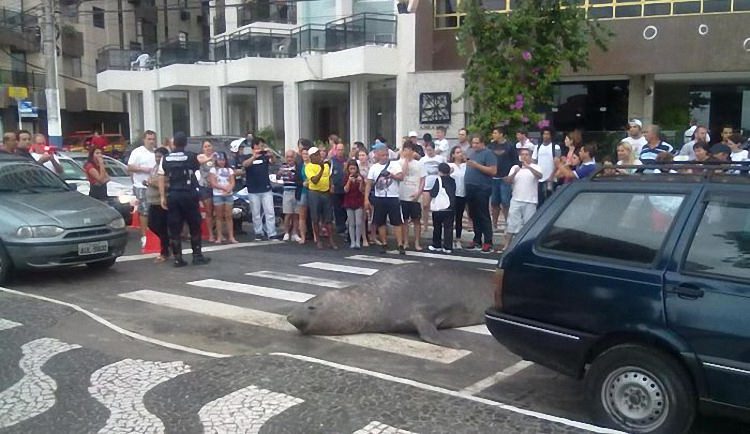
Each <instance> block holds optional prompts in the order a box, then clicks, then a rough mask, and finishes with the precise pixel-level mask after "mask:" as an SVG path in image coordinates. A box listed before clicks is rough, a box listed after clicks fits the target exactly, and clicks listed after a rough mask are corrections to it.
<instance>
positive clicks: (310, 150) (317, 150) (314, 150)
mask: <svg viewBox="0 0 750 434" xmlns="http://www.w3.org/2000/svg"><path fill="white" fill-rule="evenodd" d="M318 152H320V149H319V148H318V147H317V146H313V147H312V148H310V149H308V150H307V153H308V154H309V155H314V154H317V153H318Z"/></svg>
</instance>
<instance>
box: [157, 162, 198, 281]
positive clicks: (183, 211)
mask: <svg viewBox="0 0 750 434" xmlns="http://www.w3.org/2000/svg"><path fill="white" fill-rule="evenodd" d="M161 165H162V170H163V174H164V176H166V177H167V178H168V179H169V187H168V189H167V192H166V193H167V224H168V226H169V237H170V239H171V244H172V250H173V253H174V257H175V266H183V265H185V261H183V259H182V241H181V235H182V227H183V225H184V224H185V222H187V224H188V227H189V228H190V245H191V247H192V249H193V264H205V263H208V261H209V259H208V258H205V257H204V256H203V254H202V253H201V214H200V205H199V196H198V194H199V193H198V187H199V186H198V179H197V178H196V176H195V172H197V171H199V170H200V163H199V162H198V156H197V154H195V153H193V152H187V151H185V150H184V149H182V150H180V149H178V150H176V151H175V152H172V153H170V154H169V155H167V156H166V157H164V158H163V159H162V163H161Z"/></svg>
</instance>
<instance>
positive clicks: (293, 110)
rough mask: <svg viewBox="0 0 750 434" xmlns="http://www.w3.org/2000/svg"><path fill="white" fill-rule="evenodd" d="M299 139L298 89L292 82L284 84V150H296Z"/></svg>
mask: <svg viewBox="0 0 750 434" xmlns="http://www.w3.org/2000/svg"><path fill="white" fill-rule="evenodd" d="M299 139H300V125H299V88H298V87H297V83H295V82H293V81H286V82H284V141H285V149H297V140H299Z"/></svg>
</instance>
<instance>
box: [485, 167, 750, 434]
mask: <svg viewBox="0 0 750 434" xmlns="http://www.w3.org/2000/svg"><path fill="white" fill-rule="evenodd" d="M686 167H688V166H677V165H676V166H675V170H676V171H677V172H676V173H667V172H669V171H668V170H665V169H664V166H661V167H660V168H661V171H662V172H664V173H658V172H654V173H642V174H635V175H622V174H614V175H613V174H612V173H611V170H610V169H606V168H605V169H603V170H602V171H599V172H597V173H596V174H595V175H594V176H593V177H592V178H591V179H589V180H581V181H576V182H574V183H572V184H569V185H568V186H566V187H565V188H563V189H562V190H561V191H559V192H557V193H556V194H555V195H554V196H553V197H552V198H551V199H550V200H549V201H548V202H546V203H545V204H544V206H543V207H542V208H541V209H540V210H539V211H538V212H537V213H536V215H535V216H534V217H533V218H532V220H531V221H530V222H529V223H528V224H527V225H526V226H525V227H524V228H523V229H522V231H521V233H519V234H518V235H517V237H516V238H515V239H514V241H513V243H512V245H511V247H510V249H509V251H508V252H507V253H506V254H505V255H504V256H503V257H502V259H501V261H500V263H499V268H498V271H497V277H498V279H497V287H496V292H495V306H493V307H491V308H489V309H488V310H487V312H486V315H485V317H486V323H487V327H488V328H489V330H490V331H491V333H492V335H493V336H494V337H495V338H496V339H497V340H498V341H499V342H500V343H502V344H503V345H504V346H506V347H507V348H508V349H509V350H511V351H512V352H514V353H516V354H518V355H519V356H521V357H523V358H524V359H526V360H530V361H533V362H535V363H539V364H541V365H544V366H547V367H549V368H551V369H554V370H556V371H559V372H561V373H564V374H567V375H570V376H573V377H576V378H584V380H585V382H586V390H587V392H586V394H587V398H588V399H589V400H590V408H592V409H593V412H594V417H595V418H596V420H597V421H598V422H600V423H602V424H606V425H608V426H612V427H614V428H617V429H620V430H623V431H627V432H635V433H683V432H686V431H687V430H689V428H690V426H691V424H692V421H693V418H694V415H695V414H696V412H697V411H720V412H727V413H729V414H734V415H739V416H741V417H743V418H744V417H748V416H750V195H748V191H750V177H749V176H748V175H747V172H745V173H744V174H739V173H740V172H742V171H741V170H738V169H739V168H738V167H735V166H732V167H723V166H721V167H720V166H712V167H711V168H710V169H705V167H706V166H692V167H694V168H696V169H695V170H697V172H698V174H690V173H685V168H686ZM644 168H646V169H649V167H646V166H644ZM652 168H653V169H656V168H657V166H653V167H652ZM744 168H745V170H747V166H745V167H744ZM647 172H649V171H648V170H647Z"/></svg>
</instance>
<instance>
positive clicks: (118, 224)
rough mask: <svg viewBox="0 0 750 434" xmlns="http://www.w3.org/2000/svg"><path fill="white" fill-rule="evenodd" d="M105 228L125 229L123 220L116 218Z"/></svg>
mask: <svg viewBox="0 0 750 434" xmlns="http://www.w3.org/2000/svg"><path fill="white" fill-rule="evenodd" d="M107 226H109V227H110V229H125V220H123V218H122V217H117V218H116V219H114V220H112V221H111V222H109V224H108V225H107Z"/></svg>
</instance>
